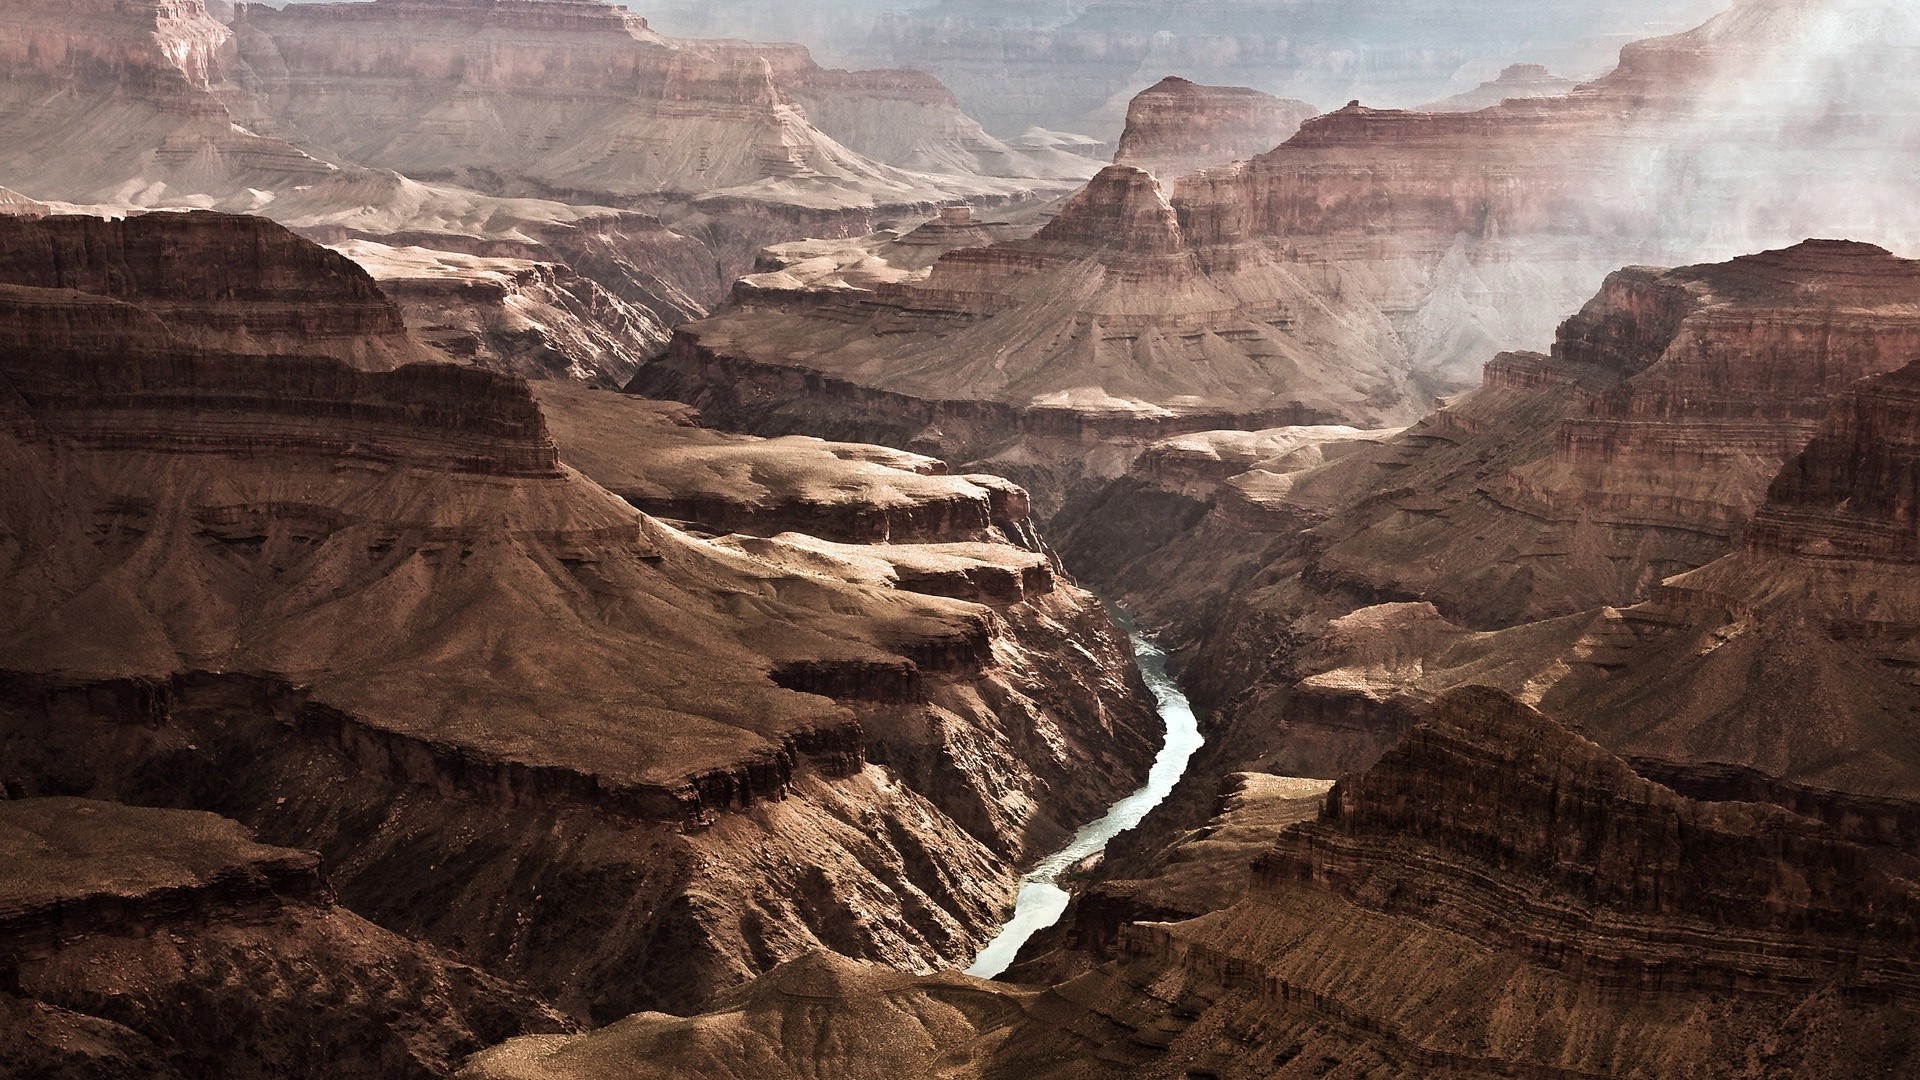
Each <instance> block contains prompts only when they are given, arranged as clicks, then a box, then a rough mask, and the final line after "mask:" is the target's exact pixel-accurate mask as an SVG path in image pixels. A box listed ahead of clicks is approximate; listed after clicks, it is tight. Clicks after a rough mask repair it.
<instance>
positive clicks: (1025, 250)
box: [633, 165, 1411, 498]
mask: <svg viewBox="0 0 1920 1080" xmlns="http://www.w3.org/2000/svg"><path fill="white" fill-rule="evenodd" d="M736 295H738V296H739V297H740V298H741V299H742V301H743V303H742V306H741V307H740V308H739V309H738V310H736V311H735V312H733V313H730V314H727V315H723V316H721V317H718V318H715V319H709V320H705V321H703V322H700V323H697V324H694V325H693V326H691V327H688V328H683V330H682V331H680V332H678V333H677V334H676V335H675V338H674V341H673V344H672V346H671V347H670V349H669V351H668V353H667V355H666V356H665V357H664V358H662V360H661V362H660V363H659V364H658V365H652V366H650V367H648V368H646V369H643V370H642V372H641V374H640V377H639V378H638V379H637V380H636V382H635V383H634V384H633V385H634V388H635V389H639V390H643V391H646V392H650V393H655V394H659V395H664V396H673V397H677V398H681V399H682V400H688V401H692V402H694V403H696V404H699V405H700V406H701V407H702V408H703V409H704V410H706V411H708V412H709V413H710V414H712V415H714V416H715V417H716V418H717V419H719V420H722V421H723V422H725V423H726V424H727V425H728V426H737V427H742V428H744V429H747V430H755V431H774V430H782V429H784V430H796V429H797V430H803V431H808V432H811V433H815V434H820V435H826V436H836V437H858V438H864V439H870V440H873V441H880V442H886V443H889V444H892V445H897V446H909V447H917V446H920V445H924V446H926V447H928V448H930V449H931V450H932V451H933V452H936V453H939V454H940V455H941V456H945V457H951V458H956V459H959V460H962V461H980V462H984V463H988V464H989V465H992V466H995V467H998V468H1011V469H1015V470H1019V472H1018V476H1019V478H1020V479H1021V480H1022V481H1023V482H1026V483H1028V484H1029V485H1030V486H1032V485H1039V487H1040V490H1041V491H1042V494H1043V496H1047V497H1049V498H1051V497H1054V496H1055V495H1056V493H1057V491H1058V489H1059V486H1060V484H1062V483H1063V482H1071V481H1072V480H1073V479H1074V478H1075V477H1074V475H1073V474H1074V471H1076V470H1081V469H1084V470H1085V471H1086V472H1089V473H1092V474H1093V475H1096V476H1097V475H1100V474H1101V472H1103V471H1107V470H1115V469H1116V466H1117V467H1118V468H1124V466H1125V463H1126V462H1127V461H1128V460H1129V459H1130V458H1131V456H1132V454H1133V453H1134V452H1135V451H1136V450H1137V448H1138V446H1139V445H1140V443H1142V442H1143V441H1146V440H1149V439H1153V438H1159V437H1164V436H1166V435H1170V434H1175V433H1179V432H1183V431H1195V430H1205V429H1209V428H1219V427H1226V426H1234V425H1241V426H1247V427H1267V426H1272V425H1274V424H1277V423H1334V422H1338V421H1340V420H1344V419H1355V418H1360V419H1365V420H1368V421H1387V420H1397V419H1411V412H1410V411H1409V410H1408V409H1407V408H1406V406H1405V404H1404V401H1405V398H1406V394H1405V391H1404V389H1403V385H1402V383H1403V376H1402V375H1401V374H1400V373H1398V372H1396V371H1394V370H1392V369H1391V368H1390V367H1389V366H1388V365H1386V364H1380V363H1374V362H1372V361H1371V357H1374V356H1376V355H1378V353H1379V352H1380V348H1379V347H1378V345H1377V342H1378V340H1379V339H1382V338H1385V337H1387V336H1389V331H1388V329H1387V328H1386V327H1385V326H1384V325H1379V324H1370V323H1366V322H1363V321H1360V320H1351V319H1348V318H1345V317H1344V316H1343V315H1342V313H1338V312H1333V311H1329V310H1328V309H1326V308H1325V307H1324V306H1322V305H1318V304H1316V303H1315V302H1314V298H1313V295H1312V290H1311V288H1310V287H1309V286H1307V285H1306V284H1305V283H1304V282H1303V281H1301V280H1300V279H1297V278H1294V277H1292V276H1291V275H1288V274H1286V273H1284V272H1275V273H1273V274H1256V275H1249V276H1247V277H1244V278H1242V279H1240V280H1238V281H1236V282H1233V283H1229V284H1228V285H1223V284H1222V283H1221V282H1219V281H1217V280H1215V279H1213V278H1211V277H1209V276H1208V275H1207V274H1206V273H1205V272H1204V270H1203V268H1202V265H1201V262H1200V258H1199V255H1198V254H1197V253H1196V251H1195V250H1194V249H1193V248H1192V247H1191V245H1190V244H1189V243H1188V241H1187V238H1186V234H1185V231H1184V230H1183V229H1182V228H1181V227H1180V225H1179V223H1178V222H1177V220H1176V218H1175V212H1174V208H1173V207H1172V206H1171V205H1170V204H1169V203H1168V201H1167V199H1166V196H1165V194H1164V193H1163V192H1162V190H1161V188H1160V186H1159V185H1158V183H1157V182H1156V181H1155V180H1154V179H1153V177H1152V176H1151V175H1149V174H1148V173H1146V172H1144V171H1142V170H1140V169H1137V168H1134V167H1132V166H1127V165H1114V166H1109V167H1108V168H1106V169H1104V170H1102V172H1101V173H1100V175H1099V176H1097V177H1095V178H1094V180H1093V181H1092V182H1091V183H1090V184H1089V185H1088V186H1087V187H1086V188H1085V189H1083V190H1082V191H1081V192H1079V193H1078V194H1077V195H1075V196H1074V197H1073V198H1072V199H1070V200H1068V202H1067V203H1066V204H1065V205H1064V206H1063V207H1062V208H1061V210H1060V213H1059V214H1058V216H1056V217H1055V218H1054V219H1053V220H1052V221H1051V222H1049V223H1047V225H1046V226H1045V227H1044V228H1042V229H1041V230H1040V231H1038V232H1037V233H1035V234H1034V235H1033V236H1031V237H1030V238H1027V239H1022V240H1010V241H1004V242H1001V243H998V244H994V245H992V246H990V247H981V248H963V249H960V250H956V251H952V252H949V253H948V254H946V255H944V256H942V257H941V258H940V260H939V261H938V262H936V263H935V264H934V266H933V269H932V272H931V274H930V275H929V276H927V277H926V278H924V279H922V280H915V281H910V282H898V283H886V282H879V283H876V284H874V285H873V287H872V288H871V289H861V288H845V287H842V288H820V289H816V290H812V291H810V292H806V293H803V294H801V295H799V296H794V295H792V294H781V295H779V296H776V297H771V298H770V299H771V300H773V301H775V302H773V303H765V304H762V303H758V302H756V298H755V296H754V294H753V293H752V292H751V291H749V290H744V289H743V290H739V291H738V292H737V293H736ZM1256 297H1257V299H1255V298H1256ZM773 386H793V387H795V388H796V389H803V390H804V391H805V396H804V397H794V396H792V394H791V392H788V393H785V394H781V395H775V394H773V393H771V392H769V389H770V388H771V387H773ZM1089 446H1092V447H1094V448H1095V449H1093V450H1092V451H1091V452H1089ZM1050 468H1051V469H1053V471H1052V472H1051V473H1050V472H1049V471H1048V470H1049V469H1050ZM1062 470H1064V476H1063V475H1062V474H1061V473H1062Z"/></svg>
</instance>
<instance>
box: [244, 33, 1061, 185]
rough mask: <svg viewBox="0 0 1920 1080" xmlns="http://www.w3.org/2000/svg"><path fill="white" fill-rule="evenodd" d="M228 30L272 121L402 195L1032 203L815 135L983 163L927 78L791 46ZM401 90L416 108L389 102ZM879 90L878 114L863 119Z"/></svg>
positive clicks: (964, 126) (403, 101) (978, 147)
mask: <svg viewBox="0 0 1920 1080" xmlns="http://www.w3.org/2000/svg"><path fill="white" fill-rule="evenodd" d="M235 25H236V28H237V32H238V35H239V40H240V45H241V55H242V57H243V58H244V59H245V60H246V61H247V63H248V65H249V67H250V68H251V69H252V70H253V71H254V73H255V74H256V76H257V78H258V80H259V92H260V93H261V95H262V97H263V98H264V99H265V101H266V102H267V107H268V108H269V109H270V110H271V111H272V112H273V114H274V115H275V116H276V117H277V118H279V119H281V120H282V121H284V122H286V123H288V124H290V125H292V126H293V127H295V128H297V129H298V130H300V131H301V132H302V133H303V134H304V136H305V137H306V138H308V139H310V140H312V141H313V142H314V143H315V144H316V145H320V146H325V147H327V148H328V149H329V150H330V151H331V152H332V153H334V154H337V155H339V156H340V157H342V158H344V159H346V160H351V161H354V162H356V163H360V164H364V165H370V166H374V167H377V168H386V169H393V170H395V171H398V172H401V173H404V174H407V175H410V176H415V177H420V178H425V179H455V180H458V181H460V182H461V183H463V184H465V185H467V186H474V187H479V188H483V189H487V190H490V191H494V192H496V193H500V194H512V195H533V196H543V197H554V196H557V197H561V198H568V197H571V196H572V195H573V194H574V193H581V194H586V195H587V196H588V197H589V198H592V199H599V200H603V201H605V200H635V199H648V198H658V197H667V198H671V197H676V196H677V197H681V198H689V197H694V196H699V197H703V198H706V199H709V200H718V201H719V202H721V203H723V204H724V203H726V202H729V201H731V202H748V203H760V204H769V205H772V206H775V207H789V206H790V207H793V208H797V209H799V210H801V211H834V210H838V209H843V208H848V207H853V208H862V207H864V208H869V209H871V208H872V207H874V206H877V205H886V204H889V203H892V204H901V203H904V204H915V203H925V202H928V201H935V200H939V199H943V198H951V197H965V196H974V195H978V196H987V195H997V196H1000V197H1005V196H1006V195H1009V194H1014V193H1017V192H1019V191H1020V190H1021V189H1020V188H1019V187H1018V185H1014V184H996V183H993V182H991V181H988V180H986V179H984V178H981V177H978V176H977V175H976V176H975V177H974V178H973V179H971V180H962V179H961V178H959V177H956V176H948V177H946V178H944V179H943V178H941V177H938V176H935V175H932V174H930V173H927V174H922V173H909V172H905V171H902V170H900V169H898V168H895V167H892V166H889V165H885V164H882V163H880V162H878V161H875V160H873V159H872V158H869V157H866V156H863V155H862V154H860V153H859V152H858V151H856V150H853V149H850V148H849V147H848V146H847V145H845V144H843V143H842V142H840V141H838V140H836V139H835V138H833V137H832V136H831V135H829V134H827V133H825V132H823V131H821V130H820V129H819V128H818V127H816V126H814V124H813V123H811V122H810V116H809V113H808V112H807V111H803V108H804V107H803V106H802V105H801V104H798V103H797V102H796V99H795V97H794V94H795V93H798V94H800V95H802V97H803V98H804V100H806V101H810V102H811V103H812V104H813V111H816V112H818V113H819V114H820V115H821V116H823V117H829V118H831V119H832V120H834V121H838V122H840V123H841V124H843V125H844V126H843V127H842V130H843V131H844V132H845V133H847V134H848V137H849V138H850V139H852V140H853V141H855V142H860V141H867V142H868V143H869V144H870V145H873V146H875V147H876V149H877V148H879V144H880V143H881V142H886V143H887V150H889V151H890V152H889V153H887V154H886V155H885V156H888V157H893V158H896V159H899V160H910V161H912V162H913V163H914V164H917V165H920V166H921V167H925V166H926V165H929V164H939V165H943V166H948V167H951V166H954V165H958V164H960V162H961V159H962V156H963V155H965V154H967V153H972V154H975V155H978V154H979V153H982V152H991V151H992V150H993V149H994V147H993V145H992V142H991V140H990V138H989V137H988V136H986V134H985V133H984V132H981V131H979V130H978V127H977V125H974V126H972V127H971V128H969V127H968V123H969V122H968V121H967V120H966V118H965V116H964V114H961V113H960V112H959V110H958V108H957V107H956V106H952V103H951V98H950V97H944V98H943V94H944V91H943V88H941V87H940V86H939V85H938V84H937V83H934V82H932V81H931V80H929V79H926V78H925V77H916V76H910V75H905V74H901V75H899V76H892V75H888V74H886V73H873V74H871V75H870V76H864V77H862V76H855V75H851V74H849V73H845V72H841V73H830V72H824V71H821V70H820V69H818V68H816V67H815V66H814V65H813V64H812V62H811V60H810V59H809V58H808V57H807V55H806V52H805V50H803V49H800V48H798V47H797V46H761V45H750V44H747V43H742V42H671V41H669V40H667V39H665V38H662V37H661V36H659V35H658V34H655V33H653V32H652V31H651V30H650V29H648V27H647V24H646V21H645V20H644V19H642V18H639V17H638V16H635V15H631V14H628V13H627V12H626V11H624V10H623V9H621V8H617V7H614V6H612V5H609V4H605V3H601V2H599V0H542V2H540V3H532V2H529V3H521V4H513V5H496V4H484V5H475V4H463V3H458V2H446V0H377V2H375V3H371V4H302V5H296V6H293V7H290V8H287V9H285V10H283V11H274V10H272V9H268V8H256V7H252V6H247V7H243V8H241V14H240V16H239V19H238V21H237V22H236V24H235ZM395 80H403V83H402V84H403V85H405V86H406V87H407V88H408V91H407V94H406V95H404V96H396V95H394V94H393V93H392V87H393V85H395ZM869 90H874V91H879V92H880V94H882V95H884V97H868V98H865V99H862V96H861V95H862V94H863V93H866V92H867V91H869ZM903 95H904V96H905V98H917V101H916V108H915V109H914V110H912V113H924V114H930V115H929V116H928V119H929V120H930V121H931V122H932V127H933V131H934V135H933V137H932V138H931V139H930V140H928V142H929V143H930V144H923V143H922V141H921V140H920V139H918V138H917V137H916V134H915V133H914V132H913V131H912V130H911V127H912V122H911V120H909V121H908V122H906V124H905V125H903V126H905V127H907V128H908V129H909V130H881V129H882V128H884V127H885V125H877V124H876V123H875V116H874V114H875V113H877V112H878V111H879V110H882V109H886V108H888V107H889V106H890V105H891V106H892V107H894V108H896V109H897V108H898V106H899V105H900V104H902V103H903V100H904V99H903ZM943 112H944V114H945V115H944V116H941V115H940V114H942V113H943ZM943 121H944V123H943ZM969 139H972V140H974V145H969V144H968V140H969ZM999 164H1001V165H1003V166H1009V167H1010V166H1012V165H1013V164H1014V163H1013V162H1012V161H1011V160H1007V161H1002V162H1000V163H999ZM1073 171H1075V170H1072V169H1069V170H1068V173H1069V175H1070V174H1071V173H1072V172H1073ZM1082 175H1084V173H1082Z"/></svg>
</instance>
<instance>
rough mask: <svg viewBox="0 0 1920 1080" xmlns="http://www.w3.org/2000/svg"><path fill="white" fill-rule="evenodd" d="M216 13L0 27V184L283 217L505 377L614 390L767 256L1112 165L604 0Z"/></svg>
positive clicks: (69, 14) (155, 9) (125, 13)
mask: <svg viewBox="0 0 1920 1080" xmlns="http://www.w3.org/2000/svg"><path fill="white" fill-rule="evenodd" d="M223 13H224V14H225V18H226V21H222V20H221V19H216V18H214V17H213V15H212V14H211V13H210V12H209V10H208V9H207V7H206V6H205V5H204V4H203V3H202V2H200V0H178V2H174V0H167V2H164V3H162V2H160V0H151V2H141V3H132V4H122V3H117V2H109V0H98V2H89V3H84V4H78V5H75V4H52V3H42V2H39V0H19V2H17V3H11V4H9V5H7V6H6V8H4V9H0V36H4V38H5V40H6V45H5V46H4V47H0V72H4V73H5V75H6V78H5V86H6V87H7V89H6V95H7V97H6V102H5V105H6V107H5V109H4V110H0V112H4V119H0V183H4V184H5V185H6V186H7V187H9V188H10V189H12V190H15V191H16V192H18V193H19V194H21V195H23V196H24V197H26V198H28V199H32V200H36V201H47V202H55V203H60V204H63V205H71V206H73V207H88V208H92V209H91V212H94V213H105V214H117V213H125V212H128V211H129V210H139V209H195V208H197V209H219V210H225V211H230V212H242V213H260V214H263V215H265V216H268V217H272V218H274V219H275V220H278V221H280V222H282V223H284V224H287V225H289V226H291V227H293V228H295V229H297V230H299V231H300V232H302V233H303V234H304V235H306V236H308V237H310V238H313V239H317V240H320V241H322V242H324V243H329V244H336V245H340V246H341V249H342V250H345V251H348V252H349V253H350V254H352V255H354V256H356V257H363V258H365V260H366V265H368V266H369V267H370V268H372V269H375V270H376V271H377V272H380V273H382V274H383V276H384V280H387V281H389V282H392V283H394V284H395V286H396V288H395V292H396V293H397V294H399V295H400V296H401V297H402V301H403V304H404V305H405V306H406V308H407V309H408V310H409V312H410V313H411V314H413V315H414V316H415V319H416V322H417V324H418V325H419V326H420V328H421V329H422V330H425V331H429V332H430V334H431V336H434V337H436V338H438V339H441V340H443V341H445V342H446V343H447V344H448V345H449V346H451V347H453V348H454V349H455V350H456V351H458V352H461V353H462V354H463V355H464V356H465V357H466V358H467V359H468V360H470V361H472V362H476V363H479V364H482V365H483V366H488V367H490V368H492V369H495V370H503V371H511V372H515V373H520V374H530V375H534V376H537V377H544V376H546V375H550V374H565V375H568V376H573V377H585V378H588V379H590V380H592V381H596V382H598V383H600V384H601V385H606V386H619V385H623V384H624V383H625V382H626V381H627V380H628V379H630V378H631V377H632V374H633V372H634V370H635V369H636V368H637V366H638V364H639V363H640V362H641V361H642V360H644V359H645V358H646V355H647V353H648V352H649V351H650V350H652V349H653V348H654V347H656V346H657V345H658V344H659V343H660V342H661V341H663V340H664V339H665V337H666V333H667V330H668V328H670V327H671V326H673V325H675V324H677V323H679V322H682V321H685V320H686V319H688V318H691V317H696V316H698V315H700V314H704V313H705V312H706V311H707V310H708V308H710V306H711V305H712V304H713V303H715V302H716V301H718V300H719V299H720V298H721V297H722V296H723V295H724V293H725V290H726V287H727V285H728V284H729V283H730V282H731V281H732V280H733V279H734V278H735V277H737V276H739V275H740V274H742V273H744V272H745V271H746V270H747V268H748V267H750V266H751V264H752V262H753V260H754V259H755V257H756V253H757V252H758V250H759V249H760V248H761V247H763V246H765V245H767V244H770V243H776V242H781V241H789V240H797V239H802V238H805V237H813V236H847V235H862V234H865V233H868V232H871V231H872V230H873V229H874V228H876V227H878V226H880V225H882V224H884V223H887V222H890V221H895V220H901V219H917V218H924V217H925V216H927V215H929V214H931V213H932V212H933V211H934V210H935V209H937V208H938V207H939V206H941V205H943V204H946V203H950V202H955V201H962V202H973V203H977V204H979V205H981V206H999V205H1003V204H1011V205H1018V204H1021V203H1024V202H1030V201H1033V200H1035V199H1044V198H1050V197H1055V196H1058V195H1061V194H1064V193H1065V192H1067V191H1069V190H1071V188H1072V186H1073V185H1074V184H1076V183H1077V182H1079V181H1080V180H1084V179H1085V178H1086V177H1087V176H1090V175H1092V173H1093V172H1094V171H1095V170H1096V169H1097V168H1098V163H1096V162H1093V161H1091V160H1089V159H1087V158H1084V157H1079V156H1076V155H1075V154H1073V153H1070V152H1067V151H1063V150H1059V149H1054V148H1047V147H1040V148H1023V147H1016V146H1012V145H1009V144H1007V143H1005V142H1002V141H1001V140H998V139H995V138H994V137H992V136H990V135H988V134H987V133H986V132H985V131H984V130H983V129H981V127H980V126H979V124H978V123H976V122H975V121H973V120H972V119H971V118H969V117H968V116H967V115H966V114H965V113H963V112H961V110H960V108H959V106H958V104H957V102H956V101H955V100H954V99H953V96H952V94H951V93H950V92H948V91H947V90H946V88H945V87H944V86H942V85H940V84H939V83H938V82H937V81H936V80H934V79H933V78H931V77H929V76H926V75H921V74H917V73H914V72H906V71H858V72H848V71H838V70H826V69H823V68H820V67H819V66H818V65H816V64H814V63H813V62H812V60H811V59H810V57H809V56H808V54H807V52H806V50H805V49H804V48H801V47H799V46H794V45H778V44H752V43H746V42H739V41H682V40H671V39H667V38H664V37H662V36H661V35H659V34H658V33H655V32H654V31H652V30H651V29H649V27H648V26H647V23H646V20H645V19H644V18H641V17H638V16H635V15H632V14H630V13H628V12H626V11H625V9H623V8H619V7H616V6H613V5H610V4H607V3H602V2H600V0H523V2H520V3H513V4H495V3H477V2H466V0H378V2H376V3H353V4H310V5H299V6H296V7H293V8H290V9H287V10H276V9H274V8H270V7H266V6H264V5H258V4H238V5H228V6H227V7H226V8H225V9H223ZM475 260H491V261H486V262H476V261H475ZM502 260H504V261H502ZM609 330H611V333H612V334H613V335H614V336H617V337H618V338H620V339H622V340H623V341H625V342H627V343H626V344H621V343H619V342H616V341H613V340H610V338H609ZM578 354H585V355H584V358H581V359H578V361H577V362H578V364H579V369H578V370H572V365H573V364H575V362H576V361H575V360H574V359H567V360H562V359H560V357H562V356H569V357H573V356H577V355H578Z"/></svg>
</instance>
